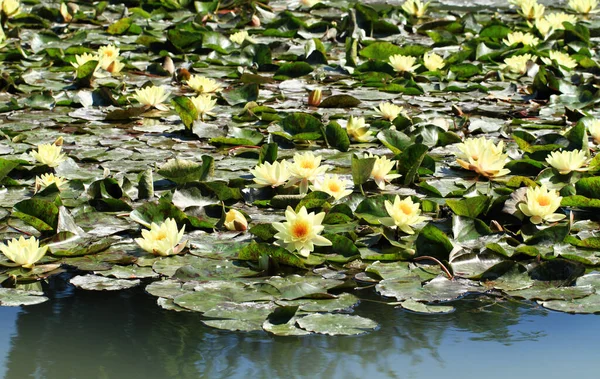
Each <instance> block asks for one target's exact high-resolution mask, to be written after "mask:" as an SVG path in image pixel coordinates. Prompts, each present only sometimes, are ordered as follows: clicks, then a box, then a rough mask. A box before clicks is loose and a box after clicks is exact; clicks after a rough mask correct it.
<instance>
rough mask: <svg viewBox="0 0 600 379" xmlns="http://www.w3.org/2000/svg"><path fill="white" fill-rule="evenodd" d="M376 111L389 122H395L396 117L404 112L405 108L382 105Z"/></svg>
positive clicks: (389, 104) (388, 104)
mask: <svg viewBox="0 0 600 379" xmlns="http://www.w3.org/2000/svg"><path fill="white" fill-rule="evenodd" d="M374 109H375V111H377V112H378V113H379V114H380V115H381V117H383V118H384V119H386V120H389V121H394V119H396V117H398V116H399V115H400V114H401V113H403V112H404V108H402V107H400V106H398V105H396V104H392V103H380V104H379V108H374Z"/></svg>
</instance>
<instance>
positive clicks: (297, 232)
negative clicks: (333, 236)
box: [272, 206, 332, 258]
mask: <svg viewBox="0 0 600 379" xmlns="http://www.w3.org/2000/svg"><path fill="white" fill-rule="evenodd" d="M324 218H325V212H321V213H318V214H315V213H314V212H311V213H308V212H307V211H306V208H305V207H302V208H300V211H299V212H298V213H296V212H294V210H293V209H292V207H290V206H288V207H287V209H286V210H285V219H286V221H285V222H284V223H281V222H274V223H273V224H272V225H273V227H274V228H275V229H276V230H277V232H278V233H277V234H275V238H277V240H278V241H276V242H275V244H277V245H279V246H283V247H285V248H286V249H287V250H288V251H290V252H294V251H297V252H298V254H300V255H301V256H303V257H305V258H306V257H308V256H309V255H310V253H312V252H313V251H314V249H315V246H331V245H332V244H331V241H329V240H328V239H327V238H325V237H323V236H320V235H319V234H321V232H322V231H323V229H324V228H325V227H324V226H323V225H321V224H322V222H323V219H324Z"/></svg>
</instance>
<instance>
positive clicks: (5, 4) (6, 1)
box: [0, 0, 21, 17]
mask: <svg viewBox="0 0 600 379" xmlns="http://www.w3.org/2000/svg"><path fill="white" fill-rule="evenodd" d="M0 4H2V13H4V15H5V16H6V17H12V16H16V15H17V14H19V13H20V12H21V4H20V3H19V0H3V1H2V2H1V3H0Z"/></svg>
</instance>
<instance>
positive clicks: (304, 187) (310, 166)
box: [287, 151, 331, 194]
mask: <svg viewBox="0 0 600 379" xmlns="http://www.w3.org/2000/svg"><path fill="white" fill-rule="evenodd" d="M321 159H323V157H321V156H320V155H318V156H315V155H314V154H313V153H312V152H311V151H307V152H305V153H303V154H302V153H296V154H294V161H293V162H292V163H289V162H288V164H287V167H288V170H289V172H290V177H291V178H290V182H289V183H288V184H287V187H290V186H293V185H294V184H296V183H300V194H305V193H307V192H308V183H309V182H310V183H314V181H315V180H316V179H317V177H318V176H319V175H323V174H325V173H326V172H327V170H329V169H330V168H331V166H329V165H323V166H321Z"/></svg>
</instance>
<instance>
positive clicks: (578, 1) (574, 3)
mask: <svg viewBox="0 0 600 379" xmlns="http://www.w3.org/2000/svg"><path fill="white" fill-rule="evenodd" d="M597 6H598V1H596V0H569V8H571V9H572V10H574V11H575V12H577V13H581V14H588V13H590V12H593V11H594V10H595V9H596V7H597Z"/></svg>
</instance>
